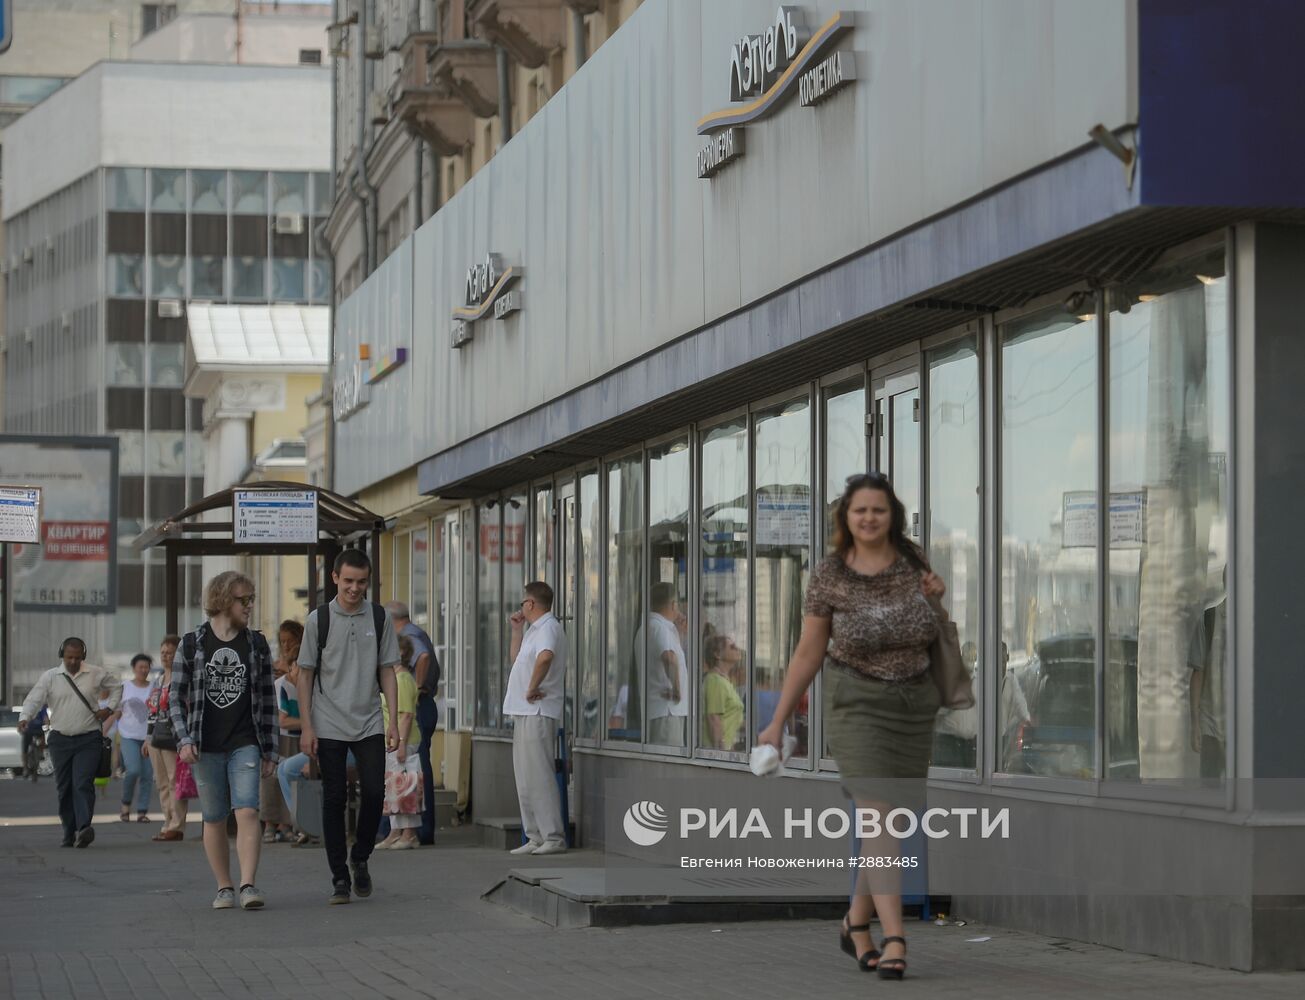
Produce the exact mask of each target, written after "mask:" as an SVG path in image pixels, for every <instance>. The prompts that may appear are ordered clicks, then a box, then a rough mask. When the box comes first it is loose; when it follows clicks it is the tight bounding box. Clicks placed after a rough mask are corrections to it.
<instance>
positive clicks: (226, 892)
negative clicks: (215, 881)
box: [213, 889, 236, 910]
mask: <svg viewBox="0 0 1305 1000" xmlns="http://www.w3.org/2000/svg"><path fill="white" fill-rule="evenodd" d="M235 905H236V890H235V889H219V890H218V891H217V895H216V896H215V897H214V898H213V909H215V910H229V909H231V908H232V907H233V906H235Z"/></svg>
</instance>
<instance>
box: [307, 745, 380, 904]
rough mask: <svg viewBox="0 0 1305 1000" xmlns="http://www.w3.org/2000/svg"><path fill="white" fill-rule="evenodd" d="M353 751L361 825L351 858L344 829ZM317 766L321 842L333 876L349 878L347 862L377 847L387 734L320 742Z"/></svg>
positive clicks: (366, 855) (363, 857)
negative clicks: (319, 771) (349, 759)
mask: <svg viewBox="0 0 1305 1000" xmlns="http://www.w3.org/2000/svg"><path fill="white" fill-rule="evenodd" d="M350 750H352V751H353V759H354V768H355V770H356V771H357V773H358V825H357V827H356V829H355V836H354V842H353V855H352V858H350V857H349V853H348V844H347V843H346V837H345V830H344V810H345V808H346V807H347V806H348V804H349V782H348V777H347V774H346V769H347V764H346V762H345V757H346V756H347V754H348V753H349V751H350ZM317 766H318V767H319V768H320V769H321V772H322V842H323V843H324V844H325V846H326V860H327V863H328V864H330V866H331V878H332V879H335V880H337V881H338V880H340V879H347V878H349V866H348V861H349V860H352V861H353V862H354V864H358V863H360V862H363V861H366V860H367V859H368V858H370V857H371V855H372V849H373V848H374V847H375V846H376V830H377V827H379V826H380V824H381V809H382V807H383V806H384V805H385V737H384V736H382V735H381V734H380V733H377V734H376V735H375V736H368V737H367V738H366V739H362V740H358V741H357V742H353V743H349V742H346V741H344V740H324V739H320V738H319V739H318V741H317Z"/></svg>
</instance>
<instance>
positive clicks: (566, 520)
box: [555, 491, 580, 733]
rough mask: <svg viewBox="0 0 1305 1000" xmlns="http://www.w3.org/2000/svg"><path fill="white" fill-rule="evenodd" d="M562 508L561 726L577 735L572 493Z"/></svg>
mask: <svg viewBox="0 0 1305 1000" xmlns="http://www.w3.org/2000/svg"><path fill="white" fill-rule="evenodd" d="M558 506H559V507H560V508H561V522H562V523H561V526H560V528H559V531H558V548H557V555H558V560H557V567H558V570H557V572H558V577H559V581H558V582H559V583H560V584H561V586H560V587H557V588H556V589H555V590H556V594H557V597H558V599H559V600H561V602H562V614H561V615H559V616H558V617H559V620H560V621H561V623H562V627H563V628H564V629H565V630H566V679H565V682H566V700H565V703H564V704H563V708H562V711H563V715H562V724H563V725H564V726H565V727H566V731H567V732H568V733H575V732H576V714H575V713H576V692H577V691H578V690H579V687H578V685H577V683H576V682H577V678H578V677H579V672H578V671H579V659H580V653H579V649H580V635H579V629H578V628H577V624H576V623H577V622H578V621H579V619H578V618H577V617H576V604H577V596H578V594H579V589H578V588H579V586H580V577H579V574H578V573H577V572H576V564H575V537H576V513H577V511H576V500H575V493H574V491H570V492H564V493H563V495H562V496H561V497H560V503H559V505H558Z"/></svg>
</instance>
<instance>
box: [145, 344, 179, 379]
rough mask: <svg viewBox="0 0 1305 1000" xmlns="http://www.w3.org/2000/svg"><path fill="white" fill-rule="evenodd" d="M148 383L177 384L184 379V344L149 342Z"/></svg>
mask: <svg viewBox="0 0 1305 1000" xmlns="http://www.w3.org/2000/svg"><path fill="white" fill-rule="evenodd" d="M149 357H150V385H157V386H179V385H182V384H183V383H184V382H185V381H186V345H185V344H150V351H149Z"/></svg>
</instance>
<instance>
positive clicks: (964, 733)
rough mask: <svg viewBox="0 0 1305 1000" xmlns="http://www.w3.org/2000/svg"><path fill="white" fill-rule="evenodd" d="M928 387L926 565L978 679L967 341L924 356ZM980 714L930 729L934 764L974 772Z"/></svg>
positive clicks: (974, 445) (976, 534)
mask: <svg viewBox="0 0 1305 1000" xmlns="http://www.w3.org/2000/svg"><path fill="white" fill-rule="evenodd" d="M925 369H926V373H927V374H926V378H927V383H926V384H927V386H928V400H929V412H928V417H927V419H928V424H927V428H926V433H927V434H928V441H929V505H928V510H929V534H928V542H929V564H930V565H931V566H932V567H933V570H934V572H935V573H937V574H938V575H939V576H941V577H942V578H943V581H944V582H945V583H946V584H947V597H946V598H945V600H944V603H945V604H946V606H947V610H948V613H949V614H950V615H951V617H952V620H953V621H954V622H956V631H957V637H958V638H959V639H960V643H961V657H962V659H963V660H964V661H965V665H966V666H967V667H969V669H970V671H971V673H972V674H973V675H974V676H975V683H974V690H975V693H976V695H979V694H980V693H981V692H982V691H983V690H984V688H983V684H982V681H981V678H980V676H979V675H978V670H979V663H980V661H981V659H982V649H983V644H982V642H981V641H980V628H979V623H980V621H981V619H982V614H983V602H982V595H983V574H982V566H981V563H980V559H979V553H980V543H981V538H980V506H979V482H980V476H981V474H982V470H981V468H980V459H981V441H980V437H979V433H980V425H979V417H980V396H979V378H980V375H979V355H978V349H977V343H976V340H975V338H974V337H973V336H970V337H965V338H964V339H962V340H958V341H955V342H953V343H950V344H947V345H946V346H944V347H939V348H937V349H935V350H932V351H929V352H927V353H926V355H925ZM978 724H979V708H978V707H977V706H976V707H974V708H965V709H955V710H953V709H946V708H944V709H943V710H942V711H940V712H939V713H938V721H937V723H936V724H935V726H934V744H933V764H934V766H935V767H959V768H964V769H965V770H969V771H973V770H974V769H975V766H976V763H977V757H976V754H975V740H976V737H977V735H978Z"/></svg>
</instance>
